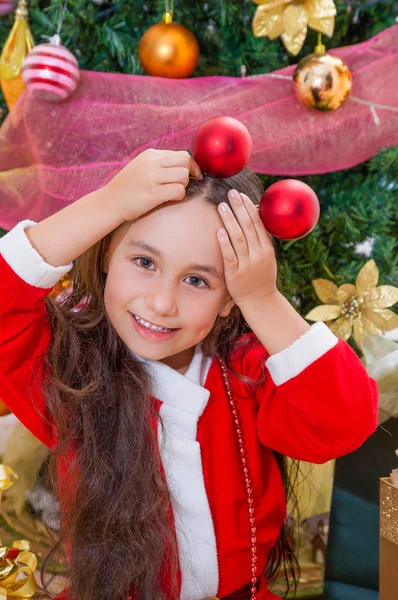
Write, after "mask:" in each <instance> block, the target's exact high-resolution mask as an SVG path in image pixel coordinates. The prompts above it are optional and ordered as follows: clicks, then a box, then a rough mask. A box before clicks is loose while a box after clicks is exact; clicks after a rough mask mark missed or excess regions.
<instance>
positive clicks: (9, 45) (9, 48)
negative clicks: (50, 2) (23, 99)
mask: <svg viewBox="0 0 398 600" xmlns="http://www.w3.org/2000/svg"><path fill="white" fill-rule="evenodd" d="M33 46H34V41H33V38H32V34H31V32H30V29H29V25H28V5H27V1H26V0H19V2H18V8H17V10H16V13H15V22H14V25H13V27H12V29H11V32H10V35H9V36H8V38H7V40H6V43H5V45H4V48H3V51H2V53H1V57H0V83H1V89H2V90H3V94H4V97H5V99H6V102H7V106H8V108H9V110H11V109H12V107H13V106H14V104H15V103H16V101H17V100H18V98H19V96H20V95H21V94H22V92H23V91H24V89H25V84H24V82H23V80H22V63H23V61H24V58H25V56H26V55H27V54H28V52H30V50H31V49H32V48H33Z"/></svg>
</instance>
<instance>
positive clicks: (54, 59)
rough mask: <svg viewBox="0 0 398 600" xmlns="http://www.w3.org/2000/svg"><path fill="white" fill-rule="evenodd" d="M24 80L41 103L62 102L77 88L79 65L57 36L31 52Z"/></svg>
mask: <svg viewBox="0 0 398 600" xmlns="http://www.w3.org/2000/svg"><path fill="white" fill-rule="evenodd" d="M22 77H23V80H24V82H25V84H26V86H27V87H28V89H29V90H31V91H34V92H35V95H36V96H37V97H38V98H40V99H41V100H47V101H48V102H62V101H63V100H65V99H66V98H69V96H71V95H72V94H73V92H74V91H75V90H76V88H77V85H78V83H79V79H80V70H79V64H78V62H77V60H76V58H75V57H74V56H73V54H72V52H69V50H67V49H66V48H65V47H64V46H62V45H61V38H60V37H59V35H58V34H56V35H54V36H53V37H52V38H51V39H50V41H49V42H48V43H46V44H39V46H36V47H35V48H33V50H31V52H29V54H28V56H27V57H26V59H25V60H24V63H23V67H22Z"/></svg>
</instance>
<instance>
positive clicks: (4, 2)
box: [0, 0, 18, 15]
mask: <svg viewBox="0 0 398 600" xmlns="http://www.w3.org/2000/svg"><path fill="white" fill-rule="evenodd" d="M17 4H18V1H17V0H0V15H8V13H10V12H14V10H15V9H16V7H17Z"/></svg>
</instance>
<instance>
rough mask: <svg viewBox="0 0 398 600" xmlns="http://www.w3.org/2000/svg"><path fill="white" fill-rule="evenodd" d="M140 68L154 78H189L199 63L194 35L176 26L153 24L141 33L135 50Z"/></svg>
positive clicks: (197, 47)
mask: <svg viewBox="0 0 398 600" xmlns="http://www.w3.org/2000/svg"><path fill="white" fill-rule="evenodd" d="M138 54H139V58H140V62H141V65H142V68H143V69H144V71H145V72H146V73H148V75H153V76H155V77H171V78H183V77H189V75H191V73H192V71H193V70H194V69H195V67H196V65H197V64H198V60H199V44H198V41H197V39H196V37H195V36H194V34H193V33H192V32H191V31H189V29H187V28H186V27H184V26H183V25H181V24H180V23H173V22H172V23H168V22H163V23H157V24H156V25H153V26H152V27H150V28H149V29H148V31H146V32H145V33H144V35H143V36H142V38H141V41H140V45H139V48H138Z"/></svg>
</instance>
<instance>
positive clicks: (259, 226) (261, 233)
mask: <svg viewBox="0 0 398 600" xmlns="http://www.w3.org/2000/svg"><path fill="white" fill-rule="evenodd" d="M241 197H242V200H243V203H244V205H245V207H246V210H247V212H248V213H249V215H250V218H251V220H252V222H253V225H254V228H255V230H256V233H257V237H258V239H259V241H260V244H261V246H262V247H263V248H269V247H273V246H272V241H271V239H270V237H269V235H268V232H267V230H266V229H265V227H264V224H263V222H262V220H261V217H260V213H259V207H258V206H256V205H255V204H254V203H253V202H252V201H251V200H250V198H249V196H246V194H241Z"/></svg>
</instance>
